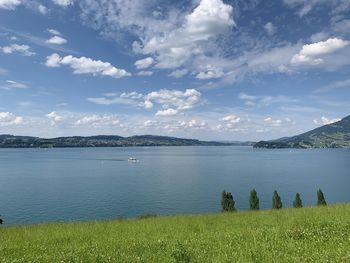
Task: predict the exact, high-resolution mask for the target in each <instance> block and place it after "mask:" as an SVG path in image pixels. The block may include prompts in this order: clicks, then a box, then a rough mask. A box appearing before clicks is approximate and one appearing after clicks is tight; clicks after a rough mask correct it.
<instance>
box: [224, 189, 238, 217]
mask: <svg viewBox="0 0 350 263" xmlns="http://www.w3.org/2000/svg"><path fill="white" fill-rule="evenodd" d="M221 211H222V212H234V211H236V208H235V201H234V200H233V196H232V194H231V193H230V192H226V191H223V192H222V194H221Z"/></svg>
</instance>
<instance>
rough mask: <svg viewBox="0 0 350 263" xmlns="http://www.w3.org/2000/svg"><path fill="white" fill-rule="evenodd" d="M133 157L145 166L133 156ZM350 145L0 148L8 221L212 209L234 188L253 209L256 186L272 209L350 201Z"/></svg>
mask: <svg viewBox="0 0 350 263" xmlns="http://www.w3.org/2000/svg"><path fill="white" fill-rule="evenodd" d="M129 157H136V158H137V159H139V162H138V163H130V162H128V161H127V159H128V158H129ZM349 187H350V150H349V149H313V150H265V149H253V148H251V147H153V148H152V147H130V148H76V149H74V148H72V149H0V214H1V215H2V218H3V219H4V220H5V222H6V223H7V224H27V223H40V222H51V221H77V220H79V221H80V220H95V219H111V218H120V217H123V218H127V217H134V216H138V215H142V214H146V213H156V214H162V215H171V214H179V213H180V214H184V213H210V212H217V211H219V210H220V195H221V192H222V190H224V189H226V190H227V191H230V192H232V193H233V196H234V199H235V201H236V207H237V208H238V209H239V210H243V209H247V207H248V197H249V192H250V190H251V189H252V188H256V190H257V191H258V195H259V197H260V205H261V207H262V208H264V209H267V208H270V207H271V198H272V192H273V191H274V190H275V189H276V190H278V192H279V194H280V195H281V197H282V202H283V205H284V206H291V205H292V201H293V199H294V196H295V193H296V192H297V191H298V192H300V194H301V197H302V200H303V202H304V204H305V205H314V204H315V202H316V191H317V189H318V188H321V189H322V190H323V192H324V194H325V197H326V199H327V201H328V202H329V203H335V202H349V201H350V190H349Z"/></svg>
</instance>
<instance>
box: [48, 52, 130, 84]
mask: <svg viewBox="0 0 350 263" xmlns="http://www.w3.org/2000/svg"><path fill="white" fill-rule="evenodd" d="M61 65H67V66H70V68H71V69H72V70H73V73H74V74H92V75H93V76H109V77H113V78H122V77H127V76H131V74H130V73H129V72H127V71H126V70H124V69H119V68H116V67H114V66H113V65H112V64H110V63H109V62H103V61H101V60H93V59H91V58H87V57H80V58H77V57H73V56H72V55H68V56H65V57H60V56H59V55H58V54H56V53H54V54H52V55H50V56H48V57H46V66H47V67H59V66H61Z"/></svg>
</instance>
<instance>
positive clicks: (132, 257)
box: [0, 205, 350, 263]
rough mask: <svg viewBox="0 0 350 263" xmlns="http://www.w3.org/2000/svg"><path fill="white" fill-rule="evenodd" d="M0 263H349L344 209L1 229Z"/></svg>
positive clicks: (349, 224)
mask: <svg viewBox="0 0 350 263" xmlns="http://www.w3.org/2000/svg"><path fill="white" fill-rule="evenodd" d="M0 262H1V263H9V262H23V263H27V262H37V263H40V262H84V263H90V262H91V263H92V262H123V263H125V262H151V263H154V262H161V263H167V262H198V263H205V262H227V263H231V262H279V263H283V262H288V263H290V262H298V263H300V262H350V205H335V206H328V207H315V208H301V209H282V210H279V211H260V212H259V211H257V212H239V213H226V214H213V215H193V216H173V217H154V218H146V219H131V220H119V221H105V222H103V221H101V222H90V223H72V224H44V225H33V226H10V227H0Z"/></svg>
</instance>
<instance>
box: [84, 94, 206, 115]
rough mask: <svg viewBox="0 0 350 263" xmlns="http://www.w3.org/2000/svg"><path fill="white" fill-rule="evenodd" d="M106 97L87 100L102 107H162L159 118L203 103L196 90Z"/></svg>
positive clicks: (110, 95)
mask: <svg viewBox="0 0 350 263" xmlns="http://www.w3.org/2000/svg"><path fill="white" fill-rule="evenodd" d="M104 95H105V96H104V97H97V98H88V99H87V100H88V101H90V102H93V103H96V104H100V105H112V104H125V105H131V106H134V107H139V108H145V109H151V108H153V107H154V106H155V105H157V106H158V107H160V108H161V109H160V110H158V112H157V113H156V115H157V116H170V115H176V114H177V113H179V112H180V111H184V110H189V109H192V108H194V107H196V106H198V105H199V104H200V103H202V100H201V96H202V94H201V93H200V92H199V91H197V90H195V89H186V90H185V91H181V90H168V89H161V90H158V91H153V92H150V93H148V94H145V95H144V94H141V93H138V92H135V91H134V92H129V93H121V94H115V93H108V94H104Z"/></svg>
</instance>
